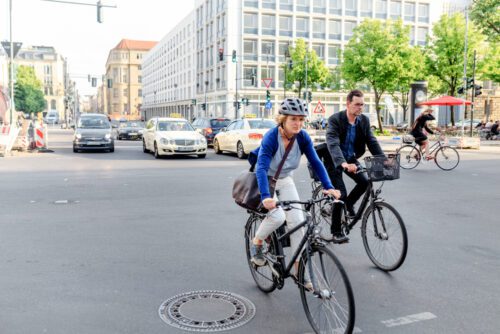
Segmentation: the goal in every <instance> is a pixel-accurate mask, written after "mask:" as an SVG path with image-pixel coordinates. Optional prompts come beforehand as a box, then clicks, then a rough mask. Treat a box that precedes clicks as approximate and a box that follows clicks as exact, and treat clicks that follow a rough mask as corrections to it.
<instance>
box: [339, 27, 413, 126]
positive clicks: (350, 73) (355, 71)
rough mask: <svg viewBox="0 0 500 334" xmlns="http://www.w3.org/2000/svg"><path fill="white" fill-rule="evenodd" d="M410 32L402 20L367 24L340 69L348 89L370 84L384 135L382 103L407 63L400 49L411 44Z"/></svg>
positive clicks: (355, 36) (359, 30) (350, 45)
mask: <svg viewBox="0 0 500 334" xmlns="http://www.w3.org/2000/svg"><path fill="white" fill-rule="evenodd" d="M408 29H409V28H407V27H404V26H403V24H402V22H401V20H399V21H395V22H392V21H386V22H382V21H380V20H369V19H367V20H364V21H363V22H362V23H361V24H360V25H359V26H357V27H356V28H355V29H354V34H353V37H352V38H351V39H350V40H349V42H348V43H347V45H346V47H345V49H344V53H343V60H342V64H341V65H340V66H341V72H342V77H343V79H344V80H345V81H346V84H347V86H349V85H351V86H352V85H355V84H359V83H368V84H369V85H370V86H371V87H372V89H373V91H374V94H375V109H376V112H377V119H378V126H379V129H380V131H382V120H381V117H380V111H381V110H380V109H381V106H380V99H381V97H382V95H383V94H385V93H386V92H388V91H389V90H391V88H393V87H395V86H396V84H397V81H398V79H399V76H400V73H401V72H402V70H403V68H402V67H403V66H404V64H405V62H403V61H402V59H401V54H400V52H399V50H400V49H404V48H406V47H407V46H408V44H409V42H410V41H409V30H408Z"/></svg>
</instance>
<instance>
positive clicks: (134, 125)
mask: <svg viewBox="0 0 500 334" xmlns="http://www.w3.org/2000/svg"><path fill="white" fill-rule="evenodd" d="M143 127H144V124H142V123H140V122H126V123H120V128H143Z"/></svg>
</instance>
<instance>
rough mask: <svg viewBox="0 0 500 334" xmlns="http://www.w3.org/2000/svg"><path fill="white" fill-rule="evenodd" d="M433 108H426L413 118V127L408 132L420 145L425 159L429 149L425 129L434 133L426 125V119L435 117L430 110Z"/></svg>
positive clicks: (431, 119) (430, 119)
mask: <svg viewBox="0 0 500 334" xmlns="http://www.w3.org/2000/svg"><path fill="white" fill-rule="evenodd" d="M433 111H434V110H433V109H432V108H427V109H426V110H424V111H423V112H422V113H421V114H420V115H419V116H418V117H417V119H416V120H415V122H414V123H413V127H412V129H411V132H410V134H411V135H412V136H413V137H414V138H415V142H416V143H417V144H418V145H420V150H421V151H422V153H424V155H425V157H423V160H426V159H427V158H426V157H427V155H428V153H429V152H428V151H429V141H428V140H427V134H426V133H425V132H424V129H425V131H427V133H430V134H434V131H432V130H431V129H430V128H429V127H428V126H427V121H433V120H435V119H436V118H435V117H434V116H433V115H432V112H433Z"/></svg>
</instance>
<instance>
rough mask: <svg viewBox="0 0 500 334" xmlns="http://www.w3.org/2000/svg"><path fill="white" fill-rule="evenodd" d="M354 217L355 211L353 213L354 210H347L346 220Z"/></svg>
mask: <svg viewBox="0 0 500 334" xmlns="http://www.w3.org/2000/svg"><path fill="white" fill-rule="evenodd" d="M354 217H356V211H354V208H349V207H348V208H347V218H349V219H351V218H354Z"/></svg>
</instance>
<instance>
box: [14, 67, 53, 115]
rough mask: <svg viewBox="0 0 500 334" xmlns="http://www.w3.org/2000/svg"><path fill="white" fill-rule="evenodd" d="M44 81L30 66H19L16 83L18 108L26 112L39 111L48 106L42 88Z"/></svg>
mask: <svg viewBox="0 0 500 334" xmlns="http://www.w3.org/2000/svg"><path fill="white" fill-rule="evenodd" d="M41 87H42V83H41V82H40V80H38V79H37V78H36V76H35V71H34V70H33V68H32V67H29V66H19V68H18V69H17V80H16V83H15V85H14V101H15V104H16V109H17V110H20V111H23V112H25V113H29V114H31V113H37V112H40V111H43V110H44V109H45V108H46V101H45V98H44V95H43V91H42V89H41Z"/></svg>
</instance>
